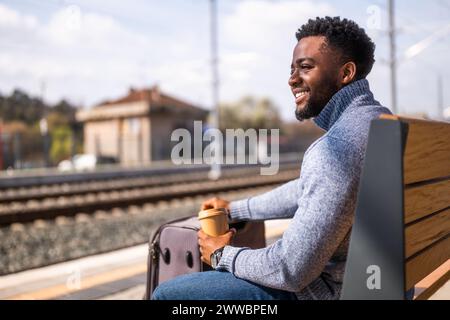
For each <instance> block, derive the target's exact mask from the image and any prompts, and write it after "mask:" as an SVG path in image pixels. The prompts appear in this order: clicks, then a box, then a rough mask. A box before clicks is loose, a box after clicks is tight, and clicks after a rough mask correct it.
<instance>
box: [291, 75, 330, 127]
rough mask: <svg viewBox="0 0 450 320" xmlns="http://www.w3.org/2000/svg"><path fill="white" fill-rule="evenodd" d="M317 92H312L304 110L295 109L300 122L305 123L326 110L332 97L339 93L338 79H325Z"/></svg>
mask: <svg viewBox="0 0 450 320" xmlns="http://www.w3.org/2000/svg"><path fill="white" fill-rule="evenodd" d="M316 88H320V89H316V90H310V96H309V99H308V101H306V105H305V106H304V107H303V108H298V107H296V108H295V117H296V118H297V120H298V121H303V120H307V119H311V118H314V117H317V116H318V115H319V114H320V112H322V110H323V109H324V108H325V106H326V105H327V103H328V101H330V99H331V97H332V96H333V95H334V94H335V93H336V92H338V91H339V87H338V86H337V84H336V79H331V77H330V78H328V79H324V80H323V81H321V83H318V84H317V86H316Z"/></svg>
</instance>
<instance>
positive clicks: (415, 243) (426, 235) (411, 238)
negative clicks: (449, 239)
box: [405, 208, 450, 258]
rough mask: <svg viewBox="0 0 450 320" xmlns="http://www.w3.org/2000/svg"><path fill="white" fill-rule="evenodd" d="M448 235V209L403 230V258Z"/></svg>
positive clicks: (449, 211)
mask: <svg viewBox="0 0 450 320" xmlns="http://www.w3.org/2000/svg"><path fill="white" fill-rule="evenodd" d="M448 234H450V208H448V209H446V210H444V211H441V212H439V213H437V214H434V215H432V216H430V217H428V218H425V219H423V220H419V221H417V222H415V223H413V224H411V225H408V226H407V227H406V228H405V256H406V258H409V257H411V256H412V255H413V254H415V253H417V252H419V251H420V250H422V249H424V248H426V247H428V246H429V245H431V244H433V243H435V242H436V241H438V240H439V239H442V238H444V237H446V236H447V235H448Z"/></svg>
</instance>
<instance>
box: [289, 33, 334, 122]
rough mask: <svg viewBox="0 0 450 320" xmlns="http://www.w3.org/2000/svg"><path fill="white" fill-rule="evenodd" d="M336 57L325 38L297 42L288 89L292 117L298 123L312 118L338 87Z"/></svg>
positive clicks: (309, 38) (304, 39)
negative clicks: (291, 102)
mask: <svg viewBox="0 0 450 320" xmlns="http://www.w3.org/2000/svg"><path fill="white" fill-rule="evenodd" d="M340 66H341V64H340V62H339V55H338V53H337V52H336V50H334V49H333V48H330V47H329V46H328V45H327V43H326V41H325V37H322V36H313V37H306V38H303V39H301V40H300V41H299V42H298V44H297V45H296V46H295V49H294V53H293V57H292V64H291V76H290V78H289V82H288V83H289V86H290V87H291V91H292V93H293V94H294V97H295V105H296V110H295V116H296V117H297V119H298V120H300V121H302V120H305V119H310V118H312V117H316V116H318V115H319V113H320V112H321V111H322V109H323V108H324V107H325V105H326V104H327V102H328V101H329V100H330V98H331V97H332V96H333V95H334V94H335V93H336V92H337V91H338V90H339V89H340V88H341V87H342V85H341V84H340V82H339V81H338V79H339V68H340Z"/></svg>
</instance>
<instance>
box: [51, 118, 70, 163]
mask: <svg viewBox="0 0 450 320" xmlns="http://www.w3.org/2000/svg"><path fill="white" fill-rule="evenodd" d="M51 139H52V144H51V149H50V159H51V161H52V162H53V163H58V162H59V161H61V160H63V159H67V158H70V155H71V151H72V130H71V129H70V127H69V126H59V127H57V128H55V129H53V130H52V131H51Z"/></svg>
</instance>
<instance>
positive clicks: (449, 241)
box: [405, 237, 450, 290]
mask: <svg viewBox="0 0 450 320" xmlns="http://www.w3.org/2000/svg"><path fill="white" fill-rule="evenodd" d="M448 259H450V237H447V238H444V239H442V240H441V241H439V242H437V243H435V244H433V245H431V246H430V247H429V248H427V249H426V250H425V251H423V252H422V253H420V254H418V255H417V256H415V257H412V258H410V259H408V260H407V261H406V270H405V271H406V290H408V289H410V288H412V287H413V286H414V285H415V284H416V283H418V282H419V281H420V280H422V279H423V278H425V277H426V276H427V275H429V274H430V273H431V272H433V271H434V270H435V269H436V268H438V267H439V266H440V265H442V264H443V263H444V262H446V261H447V260H448Z"/></svg>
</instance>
